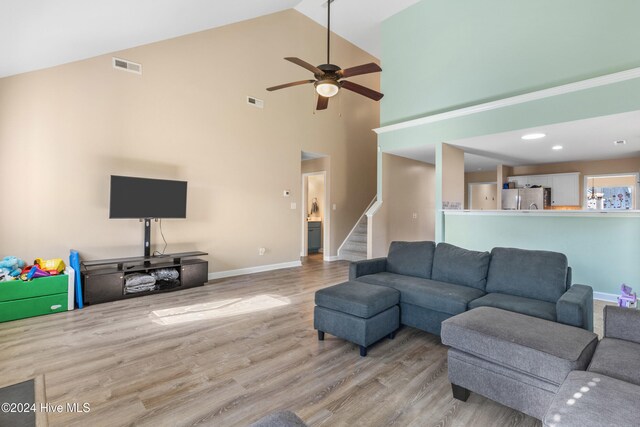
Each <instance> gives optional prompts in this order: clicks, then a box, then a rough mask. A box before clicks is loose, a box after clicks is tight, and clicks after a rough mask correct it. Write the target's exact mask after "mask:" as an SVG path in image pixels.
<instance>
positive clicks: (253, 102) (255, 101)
mask: <svg viewBox="0 0 640 427" xmlns="http://www.w3.org/2000/svg"><path fill="white" fill-rule="evenodd" d="M247 104H249V105H253V106H254V107H256V108H264V101H263V100H262V99H258V98H254V97H253V96H247Z"/></svg>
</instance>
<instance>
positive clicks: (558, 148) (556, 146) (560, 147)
mask: <svg viewBox="0 0 640 427" xmlns="http://www.w3.org/2000/svg"><path fill="white" fill-rule="evenodd" d="M562 148H563V147H562V145H554V146H553V147H551V149H552V150H556V151H558V150H562Z"/></svg>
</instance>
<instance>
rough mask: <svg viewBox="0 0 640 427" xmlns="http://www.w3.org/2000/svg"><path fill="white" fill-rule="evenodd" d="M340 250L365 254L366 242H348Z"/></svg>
mask: <svg viewBox="0 0 640 427" xmlns="http://www.w3.org/2000/svg"><path fill="white" fill-rule="evenodd" d="M342 248H343V249H347V250H350V251H360V252H367V242H354V241H352V240H350V241H348V242H347V243H346V244H345V245H344V246H343V247H342Z"/></svg>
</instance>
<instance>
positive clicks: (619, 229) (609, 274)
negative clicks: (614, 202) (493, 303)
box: [445, 214, 640, 294]
mask: <svg viewBox="0 0 640 427" xmlns="http://www.w3.org/2000/svg"><path fill="white" fill-rule="evenodd" d="M445 236H446V237H445V241H446V242H448V243H451V244H453V245H456V246H462V247H464V248H467V249H473V250H480V251H490V250H491V248H494V247H496V246H502V247H518V248H523V249H542V250H550V251H557V252H562V253H564V254H566V255H567V258H568V259H569V265H570V266H571V267H572V269H573V283H580V284H585V285H590V286H592V287H593V290H594V292H604V293H609V294H619V293H620V285H621V284H622V283H626V284H628V285H630V286H631V287H633V288H634V289H636V290H638V289H640V262H638V260H639V259H640V239H639V238H638V236H640V217H638V216H629V217H625V218H621V217H597V218H595V217H576V216H571V217H567V218H565V217H559V216H549V217H547V216H533V215H527V214H514V215H510V216H507V215H503V214H501V215H473V214H470V215H445Z"/></svg>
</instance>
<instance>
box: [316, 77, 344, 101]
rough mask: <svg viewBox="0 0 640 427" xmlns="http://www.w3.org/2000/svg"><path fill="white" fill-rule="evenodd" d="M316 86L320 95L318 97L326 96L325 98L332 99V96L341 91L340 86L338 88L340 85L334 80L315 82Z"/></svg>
mask: <svg viewBox="0 0 640 427" xmlns="http://www.w3.org/2000/svg"><path fill="white" fill-rule="evenodd" d="M314 85H315V87H316V92H317V93H318V95H320V96H324V97H325V98H331V97H332V96H335V95H336V94H337V93H338V91H339V90H340V86H338V83H337V82H336V81H335V80H332V79H325V80H320V81H317V82H315V83H314Z"/></svg>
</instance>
